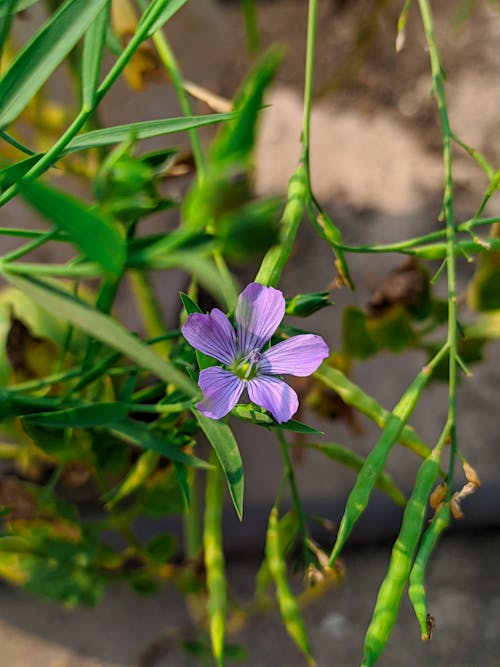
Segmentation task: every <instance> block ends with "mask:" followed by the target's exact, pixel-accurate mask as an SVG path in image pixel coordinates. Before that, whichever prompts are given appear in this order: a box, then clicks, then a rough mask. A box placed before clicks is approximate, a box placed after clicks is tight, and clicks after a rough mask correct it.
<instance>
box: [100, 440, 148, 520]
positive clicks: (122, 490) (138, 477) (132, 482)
mask: <svg viewBox="0 0 500 667" xmlns="http://www.w3.org/2000/svg"><path fill="white" fill-rule="evenodd" d="M159 459H160V455H159V454H158V452H154V451H153V450H151V449H148V450H146V451H145V452H144V453H143V454H141V455H140V456H139V458H138V459H137V461H136V462H135V463H134V465H133V466H132V467H131V468H130V470H129V472H128V473H127V476H126V477H125V479H124V480H123V481H122V482H121V484H120V485H119V487H118V488H117V489H116V491H113V492H112V493H111V494H107V495H106V497H105V499H106V503H107V506H108V507H109V508H111V507H114V506H115V505H116V504H117V503H118V502H120V501H121V500H123V499H124V498H127V497H128V496H130V494H132V493H134V492H135V491H137V490H138V489H140V488H141V486H142V485H143V484H144V483H145V482H146V481H147V480H148V479H149V477H151V475H152V474H153V472H154V471H155V470H156V467H157V466H158V461H159Z"/></svg>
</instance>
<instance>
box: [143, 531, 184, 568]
mask: <svg viewBox="0 0 500 667" xmlns="http://www.w3.org/2000/svg"><path fill="white" fill-rule="evenodd" d="M176 550H177V540H176V539H175V537H174V536H173V535H169V534H168V533H166V534H164V535H157V536H156V537H153V539H152V540H150V541H149V542H148V543H147V545H146V551H147V552H148V556H149V558H150V559H151V561H152V562H153V563H154V564H155V565H164V564H165V563H168V561H169V560H171V559H172V557H173V556H175V552H176Z"/></svg>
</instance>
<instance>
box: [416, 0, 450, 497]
mask: <svg viewBox="0 0 500 667" xmlns="http://www.w3.org/2000/svg"><path fill="white" fill-rule="evenodd" d="M418 4H419V7H420V15H421V17H422V23H423V26H424V32H425V37H426V40H427V45H428V48H429V57H430V63H431V72H432V79H433V86H434V93H435V96H436V100H437V106H438V111H439V117H440V121H441V134H442V141H443V162H444V180H445V184H444V198H443V212H444V218H445V226H446V227H445V228H446V270H447V279H448V280H447V282H448V345H449V350H450V356H449V371H448V374H449V380H448V381H449V386H448V423H449V426H450V462H449V482H450V485H451V484H452V480H453V471H454V466H455V457H456V452H457V435H456V389H457V297H456V264H455V246H456V230H455V222H454V210H453V174H452V153H451V143H452V139H453V135H452V132H451V129H450V122H449V117H448V109H447V105H446V94H445V90H444V81H443V72H442V68H441V62H440V57H439V50H438V47H437V43H436V38H435V35H434V25H433V17H432V12H431V8H430V5H429V2H428V0H418Z"/></svg>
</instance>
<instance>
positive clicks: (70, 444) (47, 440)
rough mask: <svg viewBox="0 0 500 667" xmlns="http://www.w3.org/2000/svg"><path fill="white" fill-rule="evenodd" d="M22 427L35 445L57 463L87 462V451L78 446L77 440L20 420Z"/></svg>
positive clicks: (59, 432) (58, 431)
mask: <svg viewBox="0 0 500 667" xmlns="http://www.w3.org/2000/svg"><path fill="white" fill-rule="evenodd" d="M22 426H23V429H24V431H25V432H26V433H27V434H28V436H29V437H30V438H31V440H33V442H34V443H35V445H36V446H37V447H38V448H39V449H41V450H42V451H43V452H45V454H47V455H48V456H50V457H52V458H54V459H56V460H57V461H58V462H60V463H66V462H67V461H89V455H88V451H83V449H82V448H81V447H79V446H78V440H77V438H75V437H66V434H61V431H60V430H59V429H52V428H46V427H43V426H38V425H36V424H33V423H31V422H29V421H25V420H22Z"/></svg>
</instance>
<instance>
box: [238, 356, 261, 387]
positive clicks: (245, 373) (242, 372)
mask: <svg viewBox="0 0 500 667" xmlns="http://www.w3.org/2000/svg"><path fill="white" fill-rule="evenodd" d="M261 359H262V355H261V353H260V352H259V350H252V351H251V352H249V354H247V355H245V356H244V357H241V358H240V359H237V360H236V361H235V363H234V365H233V366H232V367H231V370H232V372H233V373H234V374H235V375H237V376H238V377H239V378H241V379H242V380H253V378H254V377H255V376H256V375H257V370H258V366H257V365H258V363H259V361H260V360H261Z"/></svg>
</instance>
